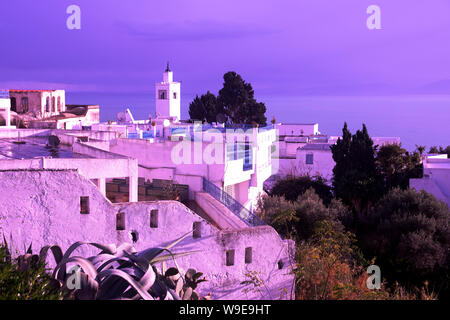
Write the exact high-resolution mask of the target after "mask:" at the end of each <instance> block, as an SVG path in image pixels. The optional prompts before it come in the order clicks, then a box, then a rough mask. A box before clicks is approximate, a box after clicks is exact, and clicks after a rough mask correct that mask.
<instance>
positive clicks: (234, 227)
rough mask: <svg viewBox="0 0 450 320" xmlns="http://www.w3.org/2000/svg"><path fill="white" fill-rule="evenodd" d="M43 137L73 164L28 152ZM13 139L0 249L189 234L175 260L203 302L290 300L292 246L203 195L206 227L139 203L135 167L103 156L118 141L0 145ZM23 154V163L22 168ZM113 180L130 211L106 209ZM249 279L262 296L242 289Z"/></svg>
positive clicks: (148, 240)
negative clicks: (195, 280) (195, 274)
mask: <svg viewBox="0 0 450 320" xmlns="http://www.w3.org/2000/svg"><path fill="white" fill-rule="evenodd" d="M49 134H51V135H56V136H58V137H59V139H60V141H61V142H62V143H64V144H68V145H71V146H72V152H73V153H74V155H73V156H72V157H67V158H64V157H59V158H56V157H55V158H53V157H42V155H41V154H40V153H41V152H43V151H44V152H47V151H46V150H47V149H46V148H35V145H34V140H33V139H38V138H39V137H40V138H39V139H45V137H47V135H49ZM18 135H20V137H21V139H22V140H23V141H24V142H26V143H25V144H24V145H21V150H20V154H19V156H20V157H16V158H14V159H13V158H10V157H9V158H1V157H0V181H1V184H0V221H1V223H0V239H3V236H4V237H5V238H6V240H7V242H8V245H9V247H10V249H11V252H12V253H13V254H19V253H24V248H27V247H28V246H29V245H30V244H32V246H33V250H34V252H37V251H38V250H40V248H42V247H43V246H46V245H59V246H60V247H61V248H62V249H63V250H64V251H65V250H67V249H68V247H69V246H70V245H71V244H73V243H74V242H77V241H85V242H99V243H103V244H111V243H113V244H116V245H120V244H122V243H124V242H129V243H132V244H133V246H134V247H135V248H136V249H137V250H144V249H147V248H151V247H161V246H164V245H165V244H167V243H168V242H170V241H173V240H174V239H176V238H178V237H180V236H181V235H184V234H186V233H189V232H191V235H190V236H189V237H187V238H186V239H184V240H183V241H182V242H180V243H179V245H178V246H177V247H176V248H174V249H175V251H176V252H186V251H192V250H199V252H198V253H196V254H194V255H189V256H184V257H180V258H179V259H178V258H177V263H178V265H179V266H180V267H181V268H183V269H184V270H185V271H186V270H187V269H188V268H194V269H196V270H198V271H200V272H203V273H204V275H205V277H206V278H207V280H208V281H207V282H205V283H202V284H201V285H199V287H198V292H199V293H200V294H202V295H207V294H209V293H210V294H211V297H212V299H291V298H293V296H294V292H293V288H294V285H293V282H294V275H293V273H292V270H293V267H294V266H295V262H294V253H295V244H294V243H293V241H291V240H283V239H282V238H281V237H280V236H279V235H278V233H277V232H276V231H275V230H274V229H273V228H272V227H270V226H267V225H261V226H251V227H249V226H248V225H247V224H245V223H244V222H243V221H242V220H240V219H239V218H238V217H236V216H235V215H234V214H233V213H231V212H230V211H229V210H228V209H227V208H226V207H225V206H224V205H223V204H221V203H220V202H218V201H216V200H215V199H214V198H213V197H211V196H210V195H209V194H208V193H200V194H199V195H198V197H197V199H198V201H199V204H200V205H202V206H203V207H204V208H205V211H207V213H208V215H209V216H208V218H207V219H205V218H204V217H202V216H200V215H198V214H197V213H195V212H193V211H192V210H190V209H189V208H187V207H186V206H185V205H183V204H182V203H180V202H178V201H137V200H138V198H137V197H138V162H137V160H136V159H133V158H129V157H125V156H121V155H117V154H114V153H110V152H107V151H105V150H102V149H104V148H107V147H108V146H109V142H110V141H114V139H113V136H116V135H117V133H116V132H101V131H73V132H72V131H70V132H69V131H65V130H37V129H20V130H9V131H8V130H0V141H1V142H2V143H6V142H5V141H7V140H8V139H11V138H15V137H17V136H18ZM84 138H86V139H84ZM80 140H87V141H83V142H82V141H80ZM119 140H120V141H122V140H124V141H126V140H127V139H119ZM130 140H133V139H130ZM136 141H141V142H146V141H145V140H137V139H136ZM11 143H12V142H11ZM134 146H135V147H139V144H136V145H134ZM2 147H3V145H2V144H0V155H1V154H3V153H5V155H7V156H11V154H10V151H11V148H10V146H6V148H4V149H5V150H2ZM25 148H28V152H25ZM141 151H143V152H141V154H142V153H144V154H145V152H147V151H148V152H150V153H153V152H158V151H159V150H154V149H151V148H149V149H148V150H147V149H145V148H144V149H143V150H141ZM25 154H26V155H28V157H26V158H23V157H24V155H25ZM75 154H76V155H77V156H76V157H75ZM36 156H37V157H36ZM241 165H242V162H241ZM160 170H164V168H160ZM112 177H127V178H128V180H129V194H130V200H129V202H126V203H111V202H110V201H109V200H108V199H107V198H106V197H105V180H106V179H108V178H112ZM211 221H213V222H211ZM77 251H78V252H77V255H78V256H84V257H88V256H90V255H92V254H94V252H92V251H90V250H89V249H87V248H86V249H85V248H84V247H82V248H81V249H79V250H77ZM49 260H50V261H48V262H49V263H50V264H51V263H52V262H53V261H52V260H51V259H49ZM170 266H173V263H172V262H169V263H168V267H170ZM157 267H158V268H161V266H160V265H157ZM253 273H254V274H255V275H256V276H257V277H258V278H259V279H260V280H262V281H263V282H264V284H265V285H264V288H255V287H254V286H253V285H252V284H242V282H244V281H247V280H250V279H249V278H248V276H247V275H249V274H253Z"/></svg>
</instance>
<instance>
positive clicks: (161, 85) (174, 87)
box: [155, 62, 181, 121]
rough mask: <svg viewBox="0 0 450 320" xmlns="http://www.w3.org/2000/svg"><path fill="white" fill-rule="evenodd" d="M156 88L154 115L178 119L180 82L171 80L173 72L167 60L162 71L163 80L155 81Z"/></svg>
mask: <svg viewBox="0 0 450 320" xmlns="http://www.w3.org/2000/svg"><path fill="white" fill-rule="evenodd" d="M155 90H156V92H155V93H156V95H155V96H156V116H157V117H158V118H173V120H174V121H178V120H180V108H181V103H180V98H181V96H180V83H179V82H174V81H173V72H172V71H171V70H170V66H169V63H168V62H167V67H166V70H165V71H164V73H163V81H162V82H157V83H156V85H155Z"/></svg>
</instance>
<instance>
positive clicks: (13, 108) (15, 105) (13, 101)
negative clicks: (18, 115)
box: [11, 97, 17, 112]
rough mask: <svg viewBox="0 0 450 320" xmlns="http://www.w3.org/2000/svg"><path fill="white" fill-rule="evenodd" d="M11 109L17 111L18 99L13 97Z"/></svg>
mask: <svg viewBox="0 0 450 320" xmlns="http://www.w3.org/2000/svg"><path fill="white" fill-rule="evenodd" d="M11 111H14V112H17V100H16V98H14V97H11Z"/></svg>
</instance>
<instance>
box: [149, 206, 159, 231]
mask: <svg viewBox="0 0 450 320" xmlns="http://www.w3.org/2000/svg"><path fill="white" fill-rule="evenodd" d="M150 228H158V210H152V211H150Z"/></svg>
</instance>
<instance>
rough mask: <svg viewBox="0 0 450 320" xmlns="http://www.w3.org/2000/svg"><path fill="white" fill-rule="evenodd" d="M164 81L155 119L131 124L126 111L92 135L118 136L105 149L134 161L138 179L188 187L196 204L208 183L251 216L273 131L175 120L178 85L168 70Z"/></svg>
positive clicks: (268, 163) (267, 169)
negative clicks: (174, 183) (175, 183)
mask: <svg viewBox="0 0 450 320" xmlns="http://www.w3.org/2000/svg"><path fill="white" fill-rule="evenodd" d="M163 78H164V81H163V82H162V83H157V84H156V92H157V93H158V94H157V95H156V111H157V117H156V118H154V119H150V120H135V119H134V117H133V116H132V115H131V112H130V111H129V110H127V111H126V113H125V114H121V115H120V116H119V118H120V119H118V120H119V121H118V122H116V123H108V124H107V123H102V124H99V125H94V126H93V130H107V131H116V132H119V134H120V138H118V139H115V140H114V141H111V143H110V146H109V149H108V150H109V151H111V152H114V153H118V154H122V155H125V156H129V157H133V158H136V159H138V162H139V177H141V178H144V179H145V180H153V179H155V178H156V179H165V180H173V181H176V182H177V183H181V184H186V185H189V192H190V198H191V200H195V201H200V200H198V198H199V197H202V194H203V191H204V180H207V181H206V182H205V183H208V182H211V183H212V184H214V185H215V186H217V187H218V188H220V189H221V190H222V191H224V192H226V193H228V195H229V196H231V197H232V198H233V199H235V200H237V201H238V202H239V203H240V204H241V205H242V206H244V207H245V208H246V209H248V210H250V211H253V209H254V207H255V205H256V203H257V198H258V195H259V194H261V193H262V192H263V183H264V181H265V180H266V179H268V178H269V177H270V176H271V174H272V158H274V159H277V158H278V157H276V156H273V153H274V151H275V152H276V149H274V143H275V141H276V130H275V129H274V127H273V126H268V127H264V128H256V127H255V128H253V127H248V126H242V127H241V128H239V127H236V128H230V127H227V128H225V127H224V126H223V125H222V126H221V125H202V124H198V123H194V124H193V123H188V122H186V121H179V114H180V99H179V98H180V96H179V92H180V86H179V83H176V82H173V81H172V80H173V72H172V71H170V69H169V68H167V69H166V71H165V72H164V76H163ZM162 98H163V99H162ZM200 202H202V203H203V201H200Z"/></svg>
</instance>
